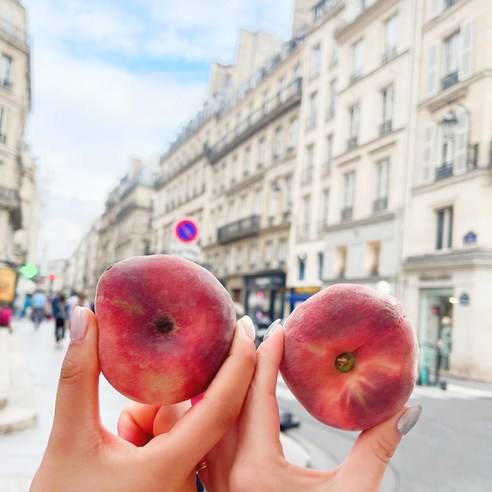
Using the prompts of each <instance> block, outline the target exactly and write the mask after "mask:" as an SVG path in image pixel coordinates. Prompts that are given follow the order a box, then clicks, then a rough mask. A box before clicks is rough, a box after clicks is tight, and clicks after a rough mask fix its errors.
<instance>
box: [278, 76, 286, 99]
mask: <svg viewBox="0 0 492 492" xmlns="http://www.w3.org/2000/svg"><path fill="white" fill-rule="evenodd" d="M278 100H279V103H280V104H282V103H283V102H285V101H286V100H287V80H286V79H285V77H282V78H281V79H280V83H279V91H278Z"/></svg>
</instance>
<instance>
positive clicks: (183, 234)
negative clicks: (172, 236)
mask: <svg viewBox="0 0 492 492" xmlns="http://www.w3.org/2000/svg"><path fill="white" fill-rule="evenodd" d="M175 232H176V237H177V238H178V239H179V240H180V241H182V242H184V243H191V242H193V241H194V240H195V239H196V238H197V236H198V227H197V225H196V224H195V222H194V221H193V220H191V219H183V220H180V221H179V222H178V223H177V224H176V227H175Z"/></svg>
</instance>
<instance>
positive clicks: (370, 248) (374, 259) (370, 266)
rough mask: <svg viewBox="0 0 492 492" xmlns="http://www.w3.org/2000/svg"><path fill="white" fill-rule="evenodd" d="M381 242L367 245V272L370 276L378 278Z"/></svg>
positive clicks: (371, 242)
mask: <svg viewBox="0 0 492 492" xmlns="http://www.w3.org/2000/svg"><path fill="white" fill-rule="evenodd" d="M380 256H381V241H370V242H369V243H368V244H367V271H368V273H369V275H371V276H378V275H379V269H380V264H379V261H380Z"/></svg>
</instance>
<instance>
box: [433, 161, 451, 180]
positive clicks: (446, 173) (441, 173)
mask: <svg viewBox="0 0 492 492" xmlns="http://www.w3.org/2000/svg"><path fill="white" fill-rule="evenodd" d="M452 175H453V163H452V162H443V163H442V164H441V165H440V166H439V167H438V168H436V181H440V180H441V179H446V178H449V177H450V176H452Z"/></svg>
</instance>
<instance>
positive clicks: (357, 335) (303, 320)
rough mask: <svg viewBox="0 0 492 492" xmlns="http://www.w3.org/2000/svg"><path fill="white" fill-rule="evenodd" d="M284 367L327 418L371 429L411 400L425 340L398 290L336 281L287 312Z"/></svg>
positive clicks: (303, 399)
mask: <svg viewBox="0 0 492 492" xmlns="http://www.w3.org/2000/svg"><path fill="white" fill-rule="evenodd" d="M284 332H285V350H284V354H283V359H282V363H281V365H280V370H281V373H282V376H283V378H284V380H285V382H286V384H287V386H288V387H289V389H290V390H291V391H292V393H293V394H294V395H295V396H296V398H297V399H298V400H299V402H300V403H301V404H302V405H303V406H304V407H305V408H306V410H308V411H309V412H310V413H311V414H312V415H313V416H314V417H315V418H317V419H318V420H320V421H321V422H323V423H325V424H327V425H329V426H332V427H336V428H340V429H344V430H362V429H369V428H370V427H373V426H374V425H376V424H379V423H380V422H382V421H384V420H387V419H388V418H390V417H391V416H392V415H394V414H395V412H397V411H398V410H399V409H400V408H402V406H403V405H404V404H405V403H406V402H407V400H408V398H409V397H410V394H411V392H412V390H413V388H414V386H415V380H416V374H417V359H418V345H417V339H416V336H415V332H414V330H413V328H412V326H411V324H410V322H409V320H408V318H407V317H406V316H405V313H404V311H403V308H402V306H401V304H400V303H399V302H398V301H397V299H395V298H394V297H393V296H390V295H386V294H381V293H379V292H377V291H376V290H374V289H371V288H369V287H365V286H362V285H356V284H336V285H333V286H331V287H328V288H327V289H324V290H323V291H321V292H319V293H318V294H316V295H314V296H313V297H311V298H310V299H308V300H307V301H306V302H305V303H303V304H302V305H301V306H299V307H298V308H297V309H295V310H294V311H293V312H292V313H291V314H290V315H289V317H288V318H287V320H286V322H285V326H284Z"/></svg>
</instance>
